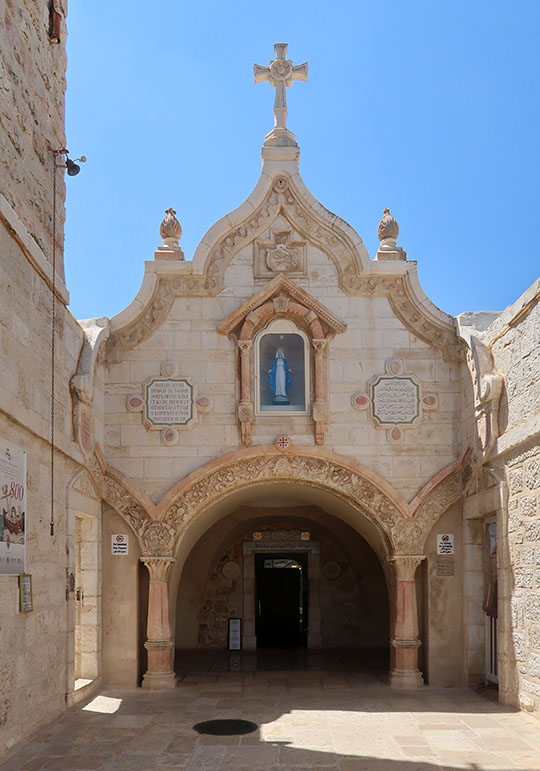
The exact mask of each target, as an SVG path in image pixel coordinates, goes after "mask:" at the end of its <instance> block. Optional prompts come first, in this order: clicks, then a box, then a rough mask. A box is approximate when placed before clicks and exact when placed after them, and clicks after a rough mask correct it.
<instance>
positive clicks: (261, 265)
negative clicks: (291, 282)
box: [253, 217, 307, 279]
mask: <svg viewBox="0 0 540 771" xmlns="http://www.w3.org/2000/svg"><path fill="white" fill-rule="evenodd" d="M279 273H284V274H286V275H287V276H288V277H290V278H306V277H307V242H306V241H305V240H303V239H302V238H301V237H300V236H298V235H297V233H296V232H295V230H294V229H293V228H292V226H291V225H290V224H289V223H288V222H287V220H286V219H285V218H284V217H279V218H278V220H277V221H276V222H275V223H274V227H272V228H271V229H270V230H269V232H268V233H267V234H265V236H264V237H263V238H261V239H258V240H257V241H255V242H254V244H253V275H254V277H255V278H264V279H271V278H274V276H276V275H277V274H279Z"/></svg>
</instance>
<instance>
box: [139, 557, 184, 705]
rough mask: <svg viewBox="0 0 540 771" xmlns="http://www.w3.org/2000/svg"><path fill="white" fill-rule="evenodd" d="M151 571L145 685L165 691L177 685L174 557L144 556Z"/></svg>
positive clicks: (143, 558) (142, 559)
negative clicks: (171, 584) (171, 585)
mask: <svg viewBox="0 0 540 771" xmlns="http://www.w3.org/2000/svg"><path fill="white" fill-rule="evenodd" d="M141 562H144V564H145V565H146V567H147V568H148V572H149V573H150V589H149V593H148V622H147V626H146V635H147V640H146V642H145V644H144V647H145V648H146V650H147V651H148V670H147V672H146V674H145V675H144V677H143V682H142V687H143V688H148V689H149V690H154V691H164V690H169V689H171V688H175V687H176V676H175V674H174V670H173V663H172V662H173V647H174V646H173V641H172V637H171V625H170V621H169V584H168V583H167V574H168V572H169V569H170V567H171V565H172V564H173V562H174V559H173V558H172V557H141Z"/></svg>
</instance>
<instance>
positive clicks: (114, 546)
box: [111, 533, 129, 554]
mask: <svg viewBox="0 0 540 771" xmlns="http://www.w3.org/2000/svg"><path fill="white" fill-rule="evenodd" d="M111 552H112V554H128V553H129V535H126V534H125V533H118V534H117V535H111Z"/></svg>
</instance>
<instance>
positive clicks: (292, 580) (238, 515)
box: [171, 485, 392, 671]
mask: <svg viewBox="0 0 540 771" xmlns="http://www.w3.org/2000/svg"><path fill="white" fill-rule="evenodd" d="M278 489H279V490H280V493H279V494H277V491H276V489H274V488H268V486H266V487H262V488H257V489H256V490H254V491H252V493H251V494H252V496H253V497H252V498H251V499H249V500H247V501H245V502H243V503H241V504H240V505H237V506H236V507H234V508H233V510H231V511H230V512H229V513H223V516H222V517H221V518H220V519H218V520H217V521H216V522H215V523H214V524H213V525H211V526H210V527H209V528H208V530H207V531H206V532H205V533H204V534H203V535H202V536H201V537H200V538H199V539H198V541H197V543H196V544H195V545H194V546H193V548H192V549H191V551H190V553H189V554H188V555H187V557H186V559H185V561H184V564H183V566H182V568H181V570H180V569H179V566H176V568H175V570H174V571H173V575H172V577H171V589H173V590H174V584H175V581H176V580H177V578H178V579H179V584H178V596H177V599H176V602H175V611H174V616H175V618H176V630H175V648H176V652H177V661H178V664H179V670H180V671H181V670H182V666H183V664H182V655H183V653H184V652H185V651H189V650H193V649H198V650H225V649H226V648H227V642H228V641H227V629H228V619H229V618H235V617H239V618H241V619H242V621H243V635H242V647H243V650H254V649H258V648H261V647H287V648H293V647H305V648H309V649H317V650H319V649H322V650H326V651H328V650H331V649H333V650H335V649H355V650H357V651H358V650H359V649H375V648H377V649H380V648H388V642H389V627H390V625H389V601H388V596H389V591H388V590H389V588H390V589H391V588H392V576H391V570H388V565H387V566H386V573H387V575H385V570H384V569H383V566H382V564H381V561H380V558H379V557H378V556H377V554H376V553H375V552H374V550H373V548H372V547H371V546H370V545H369V543H368V542H367V540H366V539H365V537H363V535H361V533H360V532H359V529H361V527H362V525H361V522H358V523H357V529H354V528H353V527H351V525H350V524H347V523H346V522H345V521H343V519H341V518H340V517H339V516H337V515H336V514H335V513H330V512H328V511H325V510H324V509H323V508H321V507H320V506H318V505H317V503H318V502H319V501H317V500H316V497H315V496H314V494H313V491H310V490H309V489H306V488H302V487H301V486H298V485H297V486H296V487H294V488H292V489H290V490H288V497H287V498H285V497H284V495H283V488H282V487H281V486H279V488H278ZM292 494H294V495H295V496H296V497H295V498H291V495H292ZM329 503H330V501H329ZM231 506H233V501H229V506H228V507H227V508H230V507H231ZM334 506H335V502H334ZM371 535H373V534H371ZM277 590H279V591H278V594H277V595H276V591H277ZM199 660H200V659H199Z"/></svg>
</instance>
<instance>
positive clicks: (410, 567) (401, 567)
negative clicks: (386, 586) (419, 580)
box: [390, 555, 425, 688]
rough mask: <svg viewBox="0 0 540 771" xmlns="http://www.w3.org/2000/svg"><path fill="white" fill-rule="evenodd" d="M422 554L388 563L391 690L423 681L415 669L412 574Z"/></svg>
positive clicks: (417, 643) (416, 641) (416, 643)
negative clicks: (391, 577) (391, 573)
mask: <svg viewBox="0 0 540 771" xmlns="http://www.w3.org/2000/svg"><path fill="white" fill-rule="evenodd" d="M423 559H425V557H424V555H396V556H395V557H391V559H390V561H391V562H392V563H393V565H394V570H395V573H396V587H395V597H394V604H395V620H394V636H393V638H392V640H391V644H392V668H391V670H390V685H391V686H392V688H421V687H422V686H423V685H424V678H423V677H422V673H421V672H420V670H419V669H418V648H419V647H420V646H421V644H422V643H421V642H420V639H419V637H418V608H417V605H416V584H415V580H414V574H415V571H416V568H417V567H418V565H419V564H420V563H421V562H422V560H423Z"/></svg>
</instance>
